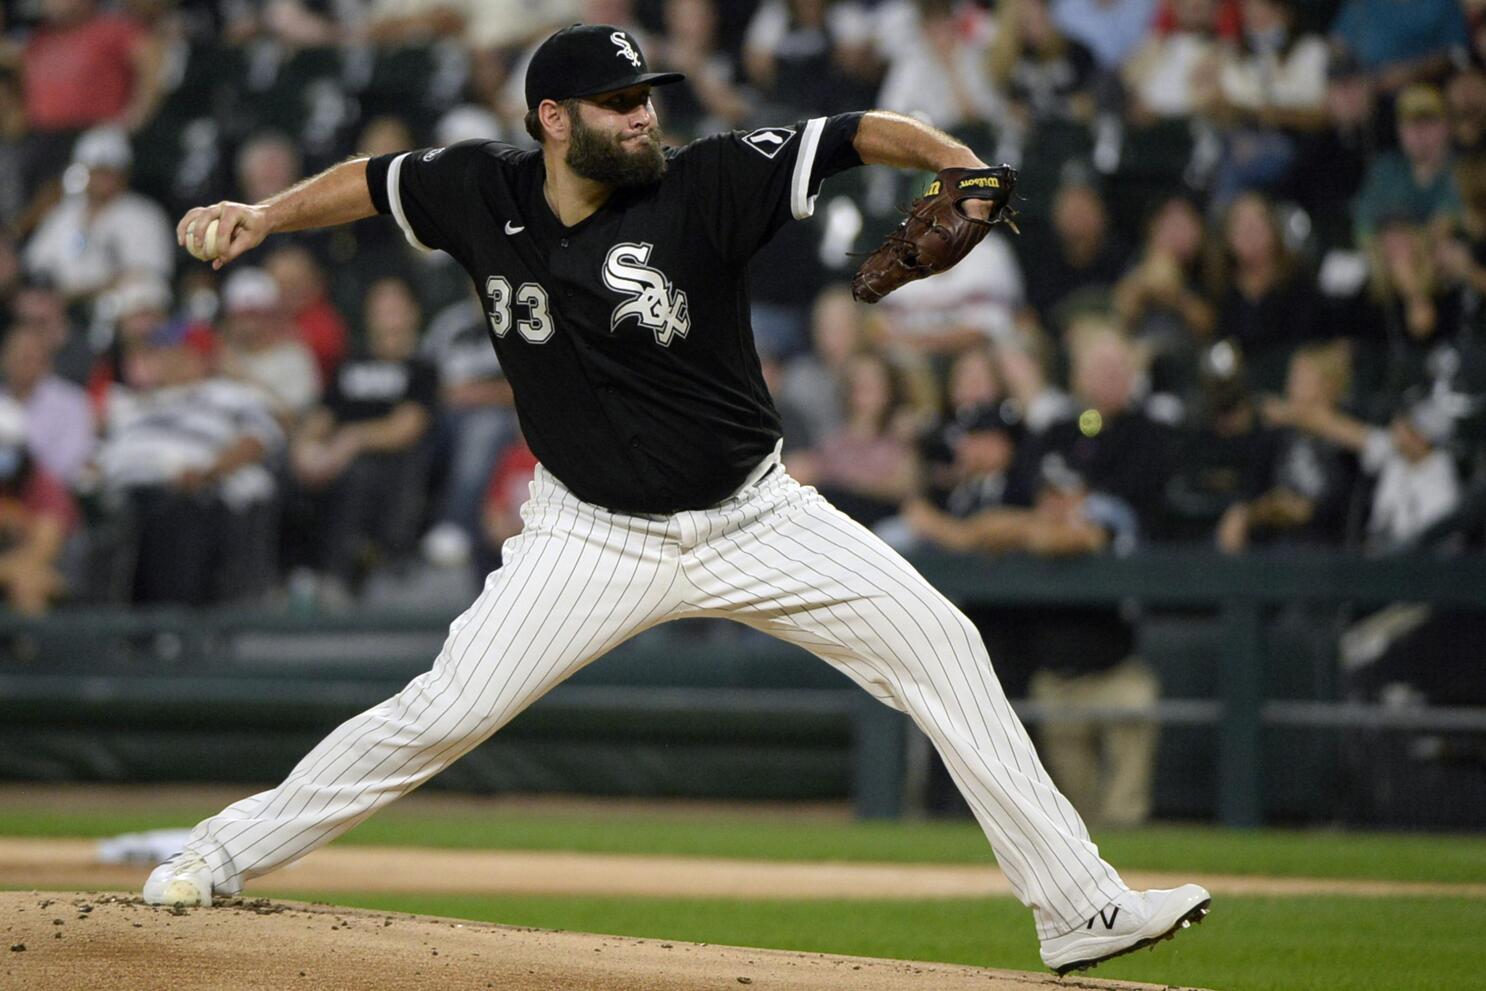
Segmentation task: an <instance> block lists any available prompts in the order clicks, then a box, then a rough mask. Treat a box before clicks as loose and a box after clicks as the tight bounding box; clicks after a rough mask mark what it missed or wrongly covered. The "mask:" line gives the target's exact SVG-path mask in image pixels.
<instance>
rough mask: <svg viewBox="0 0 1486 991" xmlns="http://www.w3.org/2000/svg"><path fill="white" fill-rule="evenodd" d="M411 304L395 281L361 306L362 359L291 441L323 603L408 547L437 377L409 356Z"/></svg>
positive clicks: (342, 373) (414, 309) (413, 322)
mask: <svg viewBox="0 0 1486 991" xmlns="http://www.w3.org/2000/svg"><path fill="white" fill-rule="evenodd" d="M420 319H421V317H420V314H419V311H418V304H417V301H416V300H415V299H414V298H413V292H412V290H411V289H410V288H409V287H408V285H407V283H406V282H404V281H402V280H401V279H383V280H381V281H379V282H377V283H376V284H375V285H373V286H372V289H371V292H370V293H369V294H368V295H367V299H366V325H367V343H368V345H369V347H368V354H367V355H366V356H365V357H352V358H348V359H347V360H346V361H344V362H342V363H341V366H340V368H338V369H337V370H336V374H335V378H334V379H333V380H332V381H331V383H330V388H329V389H327V390H326V393H325V398H324V403H323V405H322V406H321V407H320V408H319V409H317V410H315V411H314V412H313V413H311V414H310V415H309V416H308V417H307V418H306V419H305V421H304V423H303V424H302V425H301V426H300V428H299V430H298V431H297V432H296V434H295V438H294V444H293V449H292V451H291V458H292V469H293V473H294V479H295V481H296V483H297V484H298V486H299V487H300V489H301V490H302V491H303V492H305V493H307V494H309V495H310V496H311V499H312V501H313V502H314V503H315V506H314V510H313V512H312V517H313V520H312V522H311V524H310V529H309V531H308V532H309V533H310V534H311V540H312V542H313V544H314V545H315V548H314V550H315V557H316V560H317V564H318V568H319V570H320V571H321V572H322V575H323V577H324V579H325V581H324V583H323V584H322V585H321V587H320V593H321V597H322V599H323V600H324V601H325V602H326V603H327V604H337V603H343V602H344V601H346V598H347V596H348V595H349V594H350V593H351V591H353V589H354V587H355V584H356V583H357V581H358V579H359V578H361V577H362V570H363V566H364V565H366V564H367V563H368V559H369V557H371V556H373V555H375V556H380V557H382V558H384V559H391V560H396V559H397V558H398V556H399V555H401V554H403V553H405V552H406V551H407V550H408V549H409V548H410V547H411V545H412V542H413V538H414V535H415V533H416V527H417V524H418V520H419V516H420V514H421V511H422V501H423V489H424V484H425V482H426V475H427V467H428V465H427V456H426V454H427V451H426V446H425V444H424V441H425V439H426V437H427V434H428V430H429V427H430V425H431V424H432V423H433V417H434V412H435V403H436V401H437V393H438V373H437V371H436V370H435V369H434V368H433V366H432V365H429V364H428V363H427V362H425V361H423V360H422V359H421V358H418V357H417V356H416V352H417V348H418V330H419V322H420Z"/></svg>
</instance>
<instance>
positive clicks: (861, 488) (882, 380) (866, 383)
mask: <svg viewBox="0 0 1486 991" xmlns="http://www.w3.org/2000/svg"><path fill="white" fill-rule="evenodd" d="M845 372H846V378H845V382H844V385H845V389H846V403H845V410H844V412H845V420H844V422H843V423H842V425H841V427H840V428H839V429H838V430H836V431H834V432H833V433H831V434H828V435H827V436H825V437H823V438H822V439H821V441H820V443H819V444H818V445H817V446H816V449H815V451H814V452H812V454H813V457H812V459H811V461H810V462H808V463H805V464H802V465H801V468H807V469H808V470H807V474H806V477H804V478H800V481H801V482H802V483H803V484H806V485H810V484H814V485H815V486H816V487H817V488H819V489H820V490H821V493H822V494H824V495H825V496H826V497H827V498H828V499H830V500H831V502H832V504H833V505H835V506H838V507H840V509H841V511H842V512H844V513H846V514H847V515H848V516H850V517H852V518H853V519H855V520H856V521H858V522H859V523H862V524H864V525H866V526H872V525H873V524H875V523H877V522H879V521H880V520H883V519H886V518H887V517H889V516H892V515H894V514H895V513H896V512H897V510H898V506H899V505H900V504H901V503H902V501H903V500H904V499H906V498H907V497H908V496H909V494H910V493H911V492H913V491H914V490H915V488H916V487H917V465H916V463H915V459H914V450H913V437H914V435H915V433H916V432H917V422H916V421H917V417H916V415H915V413H914V411H913V409H912V408H911V407H910V406H909V405H908V401H907V395H906V386H905V382H904V377H903V375H902V373H901V372H900V371H899V370H898V369H896V368H895V367H893V365H892V364H891V363H889V361H888V360H887V359H886V358H884V357H883V356H882V355H880V354H877V353H875V352H872V351H862V352H859V353H857V354H856V355H854V356H852V358H851V360H850V361H848V362H847V364H846V368H845ZM792 470H793V467H792Z"/></svg>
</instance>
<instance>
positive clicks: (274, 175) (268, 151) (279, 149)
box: [236, 131, 304, 203]
mask: <svg viewBox="0 0 1486 991" xmlns="http://www.w3.org/2000/svg"><path fill="white" fill-rule="evenodd" d="M236 172H237V188H238V190H239V191H240V192H241V193H242V201H243V202H244V203H261V202H262V201H264V200H266V199H268V198H269V197H270V196H273V195H274V194H275V193H281V192H283V191H284V190H286V189H288V188H289V187H290V186H292V185H294V184H295V183H296V182H298V181H299V180H300V179H303V178H304V160H303V158H302V157H301V156H300V154H299V146H298V145H297V144H295V143H294V141H293V140H292V139H291V138H290V137H289V136H288V135H286V134H282V133H280V132H278V131H262V132H260V133H258V134H255V135H253V136H252V137H251V138H249V139H248V140H247V141H246V142H245V143H244V144H243V146H242V147H241V148H239V149H238V151H237V160H236Z"/></svg>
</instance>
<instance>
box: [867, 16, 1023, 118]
mask: <svg viewBox="0 0 1486 991" xmlns="http://www.w3.org/2000/svg"><path fill="white" fill-rule="evenodd" d="M990 37H991V32H990V21H989V19H988V18H987V17H986V16H984V14H983V12H981V11H979V10H978V9H977V8H974V7H972V6H970V5H968V4H967V5H959V4H956V3H955V0H914V2H912V3H907V2H899V3H893V4H889V5H887V6H886V7H884V8H883V10H882V11H881V13H880V14H879V21H878V26H877V52H878V56H879V57H880V58H881V59H883V61H884V62H885V63H886V64H887V71H886V74H885V75H884V76H883V79H882V88H881V90H879V91H878V94H877V100H876V103H877V106H879V107H881V108H883V109H884V110H895V111H897V112H898V113H901V114H909V115H912V116H916V117H922V118H923V119H925V120H928V121H929V122H931V123H932V124H934V126H935V127H939V128H943V129H944V130H948V131H954V130H957V129H962V128H964V127H966V126H968V125H974V124H978V123H980V122H983V121H989V120H994V121H997V122H998V123H999V124H1002V125H1005V124H1007V123H1009V121H1008V120H1007V119H1006V117H1005V114H1004V113H1002V108H1003V100H1002V99H1001V97H1000V95H999V94H998V93H997V92H996V88H995V87H994V86H993V85H992V83H991V77H990V73H989V70H988V68H987V62H986V56H987V53H988V51H989V46H990Z"/></svg>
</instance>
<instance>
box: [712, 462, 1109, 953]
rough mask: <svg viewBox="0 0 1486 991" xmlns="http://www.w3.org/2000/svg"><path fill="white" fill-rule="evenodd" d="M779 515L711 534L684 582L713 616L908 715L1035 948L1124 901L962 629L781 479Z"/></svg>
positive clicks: (898, 568) (853, 529) (979, 648)
mask: <svg viewBox="0 0 1486 991" xmlns="http://www.w3.org/2000/svg"><path fill="white" fill-rule="evenodd" d="M774 498H776V501H778V502H779V506H778V507H777V509H776V510H775V511H773V512H769V513H765V514H763V515H761V516H760V517H759V518H758V519H757V520H756V521H754V522H750V523H746V524H743V525H739V526H736V527H728V526H727V525H725V524H724V525H723V526H720V527H719V528H718V536H717V537H716V538H715V539H711V540H709V541H708V542H707V544H706V545H705V546H704V547H703V548H701V549H700V550H699V552H698V553H697V554H696V555H695V557H694V559H691V560H689V563H688V566H687V575H688V577H689V578H691V580H692V581H693V583H694V584H695V585H696V586H697V587H698V589H699V591H701V593H702V595H703V598H704V600H705V601H707V602H708V603H709V604H713V605H714V606H715V608H719V609H725V610H727V611H728V614H729V615H731V616H732V617H733V618H735V619H738V620H740V621H742V622H746V623H749V624H750V625H753V626H756V627H758V628H760V629H763V630H765V631H767V632H769V633H772V634H774V635H775V636H778V637H780V638H781V639H784V640H788V641H790V642H792V643H796V644H798V645H800V646H802V647H804V648H806V649H807V650H810V651H811V652H813V653H815V654H816V655H818V656H820V657H822V658H823V659H825V660H826V661H828V662H830V663H831V664H833V665H835V666H836V667H838V668H840V669H841V670H842V671H844V672H845V673H846V674H847V675H849V676H850V677H851V678H852V679H853V680H855V681H856V682H857V683H858V684H860V685H862V686H863V687H864V688H866V689H867V691H869V692H871V693H872V694H873V695H874V696H875V697H876V698H878V699H880V700H882V701H884V702H886V703H887V704H889V705H892V706H893V707H894V708H898V709H901V710H903V711H906V712H907V713H908V714H909V715H910V716H911V717H912V718H913V720H914V722H915V723H917V724H918V726H919V728H920V729H922V730H923V731H924V733H925V734H926V735H927V736H928V737H929V739H930V740H931V741H932V742H933V743H934V745H935V747H936V748H937V749H938V750H939V753H940V754H941V755H942V756H943V758H944V761H945V766H946V767H947V768H948V770H949V772H950V774H951V776H952V777H953V778H954V780H955V783H956V784H957V785H958V786H959V788H960V790H961V791H962V792H963V793H964V795H965V798H966V800H967V801H968V802H969V804H970V807H971V809H972V810H973V811H974V813H975V817H976V819H977V820H978V821H979V823H980V825H981V827H982V828H983V829H984V830H985V832H986V836H987V837H988V839H989V840H990V842H991V846H992V848H993V849H994V850H995V852H996V858H997V860H998V861H999V862H1000V864H1001V866H1002V869H1003V870H1004V871H1005V872H1006V875H1007V878H1008V879H1009V880H1010V881H1011V883H1012V886H1013V888H1014V889H1015V890H1016V893H1017V895H1018V896H1019V897H1020V898H1021V899H1022V901H1023V902H1024V903H1025V904H1027V905H1029V906H1030V907H1031V908H1032V909H1033V911H1034V915H1035V917H1036V920H1037V928H1038V935H1039V936H1043V937H1046V936H1051V935H1055V934H1058V933H1062V932H1067V931H1069V930H1070V929H1073V928H1075V927H1078V926H1082V925H1084V924H1085V923H1086V922H1087V921H1088V919H1089V918H1090V917H1091V916H1093V915H1094V914H1095V913H1096V912H1098V910H1099V909H1100V908H1102V907H1104V906H1106V905H1108V904H1109V903H1110V902H1111V901H1112V900H1113V899H1115V898H1116V897H1118V896H1119V895H1121V894H1122V893H1123V892H1125V891H1126V890H1127V889H1126V886H1125V884H1124V882H1123V881H1122V880H1121V879H1120V876H1119V874H1118V873H1116V871H1115V870H1114V868H1112V867H1111V866H1109V864H1107V863H1105V862H1104V861H1103V860H1102V859H1101V858H1100V857H1099V852H1098V849H1097V848H1096V847H1095V846H1094V844H1093V843H1092V842H1091V841H1090V839H1089V834H1088V831H1087V829H1086V828H1085V827H1084V824H1083V822H1082V820H1080V819H1079V817H1078V813H1077V812H1075V811H1074V809H1073V807H1072V805H1070V804H1069V802H1068V800H1067V799H1065V798H1064V797H1063V795H1062V794H1061V793H1059V791H1058V789H1057V788H1056V787H1055V786H1054V785H1053V783H1052V780H1051V779H1050V778H1049V777H1048V775H1047V772H1046V771H1045V770H1044V769H1043V767H1042V763H1041V761H1039V760H1038V758H1037V753H1036V751H1035V750H1034V749H1033V747H1032V742H1031V740H1030V739H1028V737H1027V733H1026V730H1025V729H1023V727H1022V725H1021V722H1020V721H1019V720H1018V719H1017V717H1016V715H1015V713H1014V712H1013V711H1012V709H1011V705H1010V704H1009V703H1008V702H1007V700H1006V696H1005V694H1004V693H1003V692H1002V690H1001V686H1000V685H999V683H998V682H997V680H996V676H995V674H994V672H993V671H992V670H991V664H990V659H989V658H988V656H987V655H986V651H985V647H984V645H983V644H982V642H981V640H980V637H979V636H978V634H977V633H976V631H975V628H974V626H973V625H972V624H971V623H970V622H969V620H967V619H966V618H965V617H964V615H963V614H962V613H961V612H960V611H959V610H958V609H956V608H954V606H953V605H951V604H950V603H949V601H948V600H946V599H945V598H944V597H943V596H942V595H940V594H939V593H938V592H937V591H935V590H934V588H933V587H932V586H930V585H929V584H928V582H926V581H925V580H924V579H923V578H922V577H921V576H920V575H919V574H918V573H917V572H916V571H915V570H914V569H913V568H912V567H911V566H910V565H909V564H908V563H907V562H906V561H904V560H903V559H902V558H901V557H899V556H898V555H897V554H896V553H894V552H893V551H892V550H891V549H890V548H888V547H887V545H885V544H884V543H882V542H881V541H880V540H878V539H877V538H876V537H875V536H873V535H872V534H871V533H869V532H868V531H867V530H865V529H863V528H862V527H860V526H859V525H857V524H856V523H854V522H852V521H851V520H850V519H848V518H847V517H845V516H844V515H842V514H841V513H839V512H837V511H836V510H835V509H833V508H832V507H831V506H830V505H829V504H828V503H826V502H825V500H823V499H821V498H820V497H819V496H818V495H817V494H816V493H815V492H814V491H813V490H811V489H806V488H800V487H799V486H797V485H795V484H794V483H793V482H792V481H789V480H787V479H786V480H785V482H784V483H783V484H782V486H781V487H780V489H779V491H778V492H777V493H776V495H775V496H774Z"/></svg>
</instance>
